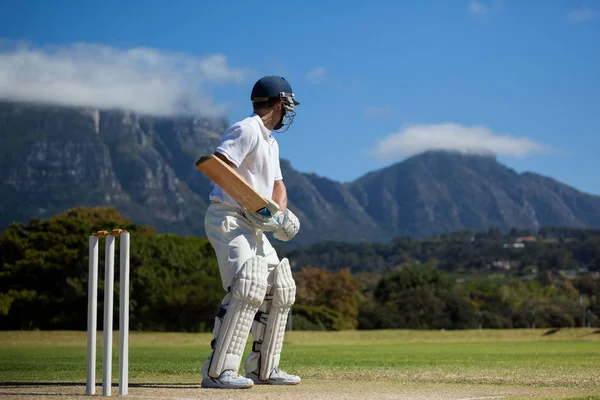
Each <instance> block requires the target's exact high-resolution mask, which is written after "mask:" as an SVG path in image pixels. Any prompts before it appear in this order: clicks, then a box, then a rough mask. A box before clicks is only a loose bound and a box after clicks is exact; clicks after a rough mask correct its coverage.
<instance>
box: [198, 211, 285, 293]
mask: <svg viewBox="0 0 600 400" xmlns="http://www.w3.org/2000/svg"><path fill="white" fill-rule="evenodd" d="M204 228H205V230H206V235H207V236H208V240H209V241H210V243H211V244H212V246H213V248H214V249H215V253H216V255H217V262H218V263H219V269H220V270H221V281H222V283H223V289H225V290H226V291H228V290H229V286H230V285H231V283H232V280H233V278H234V276H235V274H236V273H237V272H238V271H239V270H240V268H241V267H242V265H244V263H245V262H246V261H248V260H249V259H250V258H252V257H254V256H262V257H264V258H265V260H266V261H267V264H268V272H269V282H268V284H269V286H271V285H272V284H273V282H272V281H271V280H272V278H271V271H272V270H273V268H275V267H276V266H277V264H279V261H280V260H279V257H278V256H277V252H276V251H275V249H274V248H273V246H272V245H271V243H270V242H269V239H268V238H267V237H266V236H265V234H264V233H263V232H262V231H261V230H259V229H256V228H255V227H254V226H252V225H251V224H250V222H249V221H248V220H247V219H246V218H244V216H243V215H242V214H241V211H239V210H238V209H236V208H233V207H231V206H228V205H226V204H222V203H211V204H210V205H209V206H208V209H207V210H206V217H205V218H204Z"/></svg>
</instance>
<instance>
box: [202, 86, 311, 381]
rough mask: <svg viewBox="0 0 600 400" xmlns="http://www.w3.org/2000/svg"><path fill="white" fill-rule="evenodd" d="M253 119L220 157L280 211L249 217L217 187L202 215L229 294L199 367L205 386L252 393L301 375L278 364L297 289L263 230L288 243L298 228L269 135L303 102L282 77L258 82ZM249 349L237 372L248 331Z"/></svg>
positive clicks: (226, 140) (232, 131)
mask: <svg viewBox="0 0 600 400" xmlns="http://www.w3.org/2000/svg"><path fill="white" fill-rule="evenodd" d="M250 100H251V102H252V104H253V113H252V115H251V116H249V117H247V118H244V119H242V120H241V121H239V122H237V123H235V124H234V125H232V126H231V127H230V128H229V129H228V130H227V131H226V132H225V133H224V135H223V138H222V140H221V143H220V144H219V146H218V147H217V148H216V151H215V153H214V154H215V155H216V156H217V157H219V158H221V159H222V160H223V161H225V162H226V163H227V164H229V165H230V166H231V167H232V168H234V169H235V170H236V171H237V172H238V173H239V174H240V175H241V176H242V177H243V178H244V179H245V180H246V182H248V183H249V184H250V185H251V186H252V187H253V188H254V189H255V190H256V191H258V192H259V193H260V194H261V196H263V197H264V198H265V199H266V200H267V201H269V202H270V203H271V204H276V205H277V206H278V208H279V210H278V211H277V210H276V207H275V208H273V210H275V212H270V211H266V210H265V212H260V213H257V212H250V211H248V210H247V209H244V208H243V207H242V206H241V205H240V204H239V203H238V202H237V201H236V200H235V199H233V198H232V197H231V196H229V195H228V194H227V193H225V192H224V191H223V189H222V188H221V187H220V186H219V185H217V184H215V185H214V188H213V191H212V192H211V193H210V196H209V197H210V201H211V204H210V205H209V207H208V210H207V213H206V217H205V222H204V224H205V229H206V234H207V236H208V239H209V241H210V243H211V244H212V246H213V248H214V249H215V253H216V255H217V260H218V264H219V269H220V272H221V279H222V284H223V289H225V291H226V292H227V294H226V295H225V297H224V299H223V301H222V302H221V306H220V307H219V310H218V312H217V316H216V318H215V325H214V329H213V335H214V339H213V340H212V342H211V348H212V351H211V352H210V355H209V356H208V358H207V359H206V360H205V361H204V362H203V363H202V367H201V371H202V387H205V388H223V389H233V388H240V389H242V388H251V387H252V386H254V385H255V384H271V385H295V384H298V383H300V377H299V376H296V375H290V374H288V373H286V372H284V371H282V370H280V369H279V368H278V367H279V358H280V354H281V350H282V346H283V337H284V334H285V328H286V324H287V318H288V312H289V309H290V307H291V306H292V304H294V301H295V297H296V284H295V282H294V279H293V277H292V272H291V269H290V264H289V262H288V260H287V258H283V259H281V260H280V259H279V257H278V255H277V253H276V251H275V249H274V248H273V247H272V245H271V243H270V242H269V240H268V238H267V237H266V236H265V232H272V234H273V237H274V238H276V239H279V240H283V241H288V240H291V239H292V238H293V237H294V236H295V235H296V233H297V232H298V230H299V228H300V224H299V221H298V218H297V217H296V216H295V215H294V214H293V213H292V212H291V211H290V210H289V209H288V208H287V192H286V187H285V185H284V183H283V177H282V174H281V168H280V165H279V147H278V144H277V141H276V140H275V138H274V137H273V134H272V132H273V131H276V132H284V131H286V130H287V129H289V127H290V125H291V124H292V123H293V121H294V117H295V115H296V113H295V111H294V107H295V106H297V105H298V104H300V103H298V102H297V101H296V100H295V95H294V92H293V91H292V87H291V86H290V84H289V83H288V81H287V80H286V79H285V78H283V77H280V76H265V77H263V78H261V79H259V80H258V81H257V82H256V83H255V85H254V87H253V88H252V93H251V95H250ZM250 333H251V334H252V338H253V344H252V352H251V353H250V354H249V355H248V357H247V359H246V362H245V363H244V371H245V377H244V376H242V375H240V374H239V373H238V371H239V367H240V364H241V359H242V355H243V351H244V347H245V344H246V340H247V338H248V335H249V334H250Z"/></svg>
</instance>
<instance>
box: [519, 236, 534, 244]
mask: <svg viewBox="0 0 600 400" xmlns="http://www.w3.org/2000/svg"><path fill="white" fill-rule="evenodd" d="M515 241H516V242H517V243H523V242H537V238H536V237H535V236H519V237H518V238H516V239H515Z"/></svg>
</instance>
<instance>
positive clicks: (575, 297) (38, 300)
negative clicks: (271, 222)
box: [0, 208, 600, 332]
mask: <svg viewBox="0 0 600 400" xmlns="http://www.w3.org/2000/svg"><path fill="white" fill-rule="evenodd" d="M113 228H121V229H125V230H127V231H129V232H130V233H131V248H130V268H131V277H130V284H131V288H130V329H132V330H143V331H186V332H206V331H210V330H211V329H212V325H213V322H214V317H215V313H216V311H217V308H218V306H219V303H220V301H221V299H222V297H223V296H224V294H225V293H224V292H223V290H222V288H221V281H220V277H219V269H218V266H217V263H216V258H215V255H214V252H213V249H212V247H211V246H210V243H209V242H208V240H207V239H205V238H199V237H194V236H189V237H183V236H179V235H175V234H164V233H161V234H159V233H157V232H156V231H155V230H154V229H153V228H152V227H148V226H142V225H138V224H135V223H133V222H131V221H129V220H127V219H125V218H123V217H122V216H121V215H120V214H119V213H118V212H117V211H116V210H114V209H111V208H75V209H72V210H68V211H66V212H64V213H61V214H58V215H56V216H53V217H51V218H48V219H31V220H30V221H29V222H28V223H13V224H11V225H10V226H9V228H8V229H6V230H5V231H4V232H2V234H1V236H0V329H2V330H7V329H11V330H15V329H16V330H20V329H42V330H50V329H64V330H85V329H86V328H87V296H88V293H87V290H88V237H89V235H90V234H91V233H93V232H96V231H99V230H111V229H113ZM512 233H513V234H514V235H513V236H511V237H512V238H513V239H516V238H517V237H526V236H536V235H531V234H530V232H512ZM598 233H599V232H596V231H588V230H572V229H566V228H544V230H540V231H539V232H538V233H537V236H538V237H540V238H541V239H540V241H539V242H528V246H525V247H521V248H518V247H517V248H513V247H505V246H504V244H507V243H508V244H510V243H513V242H515V240H513V239H508V240H507V237H506V236H503V235H499V233H498V232H495V231H494V230H490V231H488V232H484V233H473V232H459V233H455V234H451V235H445V236H440V237H437V238H432V239H427V240H412V239H409V238H397V239H394V240H393V241H391V242H390V243H384V244H373V243H359V244H353V245H352V244H343V243H334V244H331V243H330V244H329V245H327V244H319V245H314V246H311V247H308V248H304V249H293V250H288V249H280V252H281V254H280V255H281V256H288V257H289V258H290V260H291V261H292V264H293V274H294V278H295V280H296V285H297V295H296V303H295V304H294V306H293V307H292V322H293V329H311V330H345V329H392V328H394V329H468V328H477V327H484V328H519V327H529V326H530V325H531V322H532V319H533V321H534V322H535V324H536V327H562V326H581V325H582V324H585V323H590V322H591V323H592V324H594V326H596V324H597V323H598V320H597V317H596V316H597V315H600V307H599V304H598V294H599V293H600V284H599V282H600V281H599V280H598V278H597V276H596V275H594V274H593V273H591V274H583V275H578V276H575V277H572V278H570V279H566V278H564V277H563V278H561V275H559V274H557V273H556V272H557V271H558V270H560V269H564V268H565V266H566V265H567V264H565V263H567V262H568V263H571V264H569V265H571V266H572V267H577V266H580V265H584V264H585V265H587V267H586V268H588V270H589V271H592V272H593V271H597V270H598V269H597V266H598V264H596V263H595V262H596V261H594V259H593V257H596V256H599V255H600V254H599V253H598V249H599V248H600V243H598V242H597V240H598V239H600V234H598ZM542 234H543V235H542ZM530 243H533V244H532V245H531V246H529V244H530ZM327 246H330V247H329V248H327ZM544 246H546V247H544ZM498 247H500V248H501V249H502V250H499V249H498ZM118 251H119V241H118V240H117V241H116V248H115V252H116V254H118ZM507 253H509V254H511V262H512V263H514V264H515V265H516V266H518V268H516V271H515V275H514V279H510V280H506V281H503V282H500V283H495V282H491V281H489V280H486V279H484V278H482V279H477V278H473V279H467V280H466V281H464V282H462V283H458V280H457V279H456V275H455V274H456V273H457V272H459V271H463V272H464V271H476V270H482V269H485V268H486V265H489V263H491V262H493V261H494V260H496V259H497V258H498V257H499V256H500V255H503V254H504V255H506V254H507ZM513 253H514V254H513ZM565 260H567V261H565ZM360 263H362V264H360ZM586 263H587V264H586ZM522 265H526V266H528V267H531V266H535V267H536V268H538V271H537V272H536V274H535V275H532V276H524V275H523V274H522V272H523V271H526V270H527V269H526V267H522V268H521V266H522ZM559 265H560V267H559ZM115 268H116V271H115V277H118V276H119V275H118V261H117V262H115ZM103 271H104V241H103V240H102V241H101V242H100V248H99V272H100V274H99V279H98V297H99V300H98V305H99V310H102V309H103V295H104V281H103V277H104V275H103ZM519 271H521V272H519ZM118 296H119V282H118V279H117V280H116V282H115V301H114V305H115V313H114V316H115V320H114V322H113V323H114V326H115V329H117V328H118V307H119V301H118V300H119V299H118ZM582 299H583V301H584V304H581V301H582ZM588 310H589V312H588V313H587V314H585V312H587V311H588ZM532 311H535V314H534V315H532V314H531V312H532ZM590 318H591V319H590ZM102 323H103V321H102V312H99V313H98V328H99V329H102Z"/></svg>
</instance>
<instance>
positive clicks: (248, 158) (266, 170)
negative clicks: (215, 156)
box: [209, 114, 283, 207]
mask: <svg viewBox="0 0 600 400" xmlns="http://www.w3.org/2000/svg"><path fill="white" fill-rule="evenodd" d="M216 151H217V152H219V153H221V154H223V155H224V156H225V157H227V159H228V160H229V161H231V162H232V163H233V164H235V166H236V167H237V168H236V171H237V172H238V173H239V174H240V175H241V176H242V177H243V178H244V179H245V180H246V182H248V183H249V184H250V185H251V186H252V187H253V188H254V189H255V190H256V191H257V192H258V193H260V195H261V196H263V197H264V198H266V199H271V197H272V195H273V186H274V183H275V181H276V180H280V179H283V176H282V174H281V167H280V165H279V145H278V144H277V141H276V140H275V138H274V137H273V135H272V134H271V131H270V130H269V129H267V127H266V126H265V124H264V123H263V121H262V119H260V117H259V116H258V115H257V114H252V115H251V116H250V117H247V118H244V119H243V120H241V121H239V122H237V123H235V124H234V125H232V126H231V127H230V128H229V129H228V130H227V131H226V132H225V133H224V134H223V138H222V139H221V143H220V144H219V146H217V148H216ZM209 198H210V199H211V200H215V201H220V202H222V203H225V204H229V205H231V206H233V207H240V204H239V203H238V202H237V201H236V200H234V199H233V198H232V197H231V196H229V195H228V194H227V193H225V192H224V191H223V189H222V188H221V187H220V186H219V185H217V184H215V185H214V188H213V190H212V192H211V193H210V195H209Z"/></svg>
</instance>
